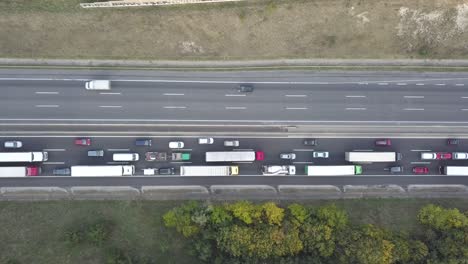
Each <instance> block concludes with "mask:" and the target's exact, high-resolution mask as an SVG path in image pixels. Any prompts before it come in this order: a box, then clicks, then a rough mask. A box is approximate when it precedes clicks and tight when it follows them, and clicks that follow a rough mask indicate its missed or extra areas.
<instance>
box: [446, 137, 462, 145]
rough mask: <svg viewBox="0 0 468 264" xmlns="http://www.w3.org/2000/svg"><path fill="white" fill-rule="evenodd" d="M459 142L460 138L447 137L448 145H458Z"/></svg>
mask: <svg viewBox="0 0 468 264" xmlns="http://www.w3.org/2000/svg"><path fill="white" fill-rule="evenodd" d="M459 142H460V140H458V139H456V138H450V139H447V145H458V143H459Z"/></svg>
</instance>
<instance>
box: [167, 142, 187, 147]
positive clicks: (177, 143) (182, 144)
mask: <svg viewBox="0 0 468 264" xmlns="http://www.w3.org/2000/svg"><path fill="white" fill-rule="evenodd" d="M169 148H171V149H181V148H184V142H182V141H171V142H169Z"/></svg>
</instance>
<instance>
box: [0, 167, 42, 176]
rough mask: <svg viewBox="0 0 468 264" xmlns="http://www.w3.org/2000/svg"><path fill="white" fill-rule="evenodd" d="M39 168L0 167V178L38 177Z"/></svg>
mask: <svg viewBox="0 0 468 264" xmlns="http://www.w3.org/2000/svg"><path fill="white" fill-rule="evenodd" d="M40 173H41V168H40V167H36V166H21V167H0V177H26V176H39V174H40Z"/></svg>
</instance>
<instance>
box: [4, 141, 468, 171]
mask: <svg viewBox="0 0 468 264" xmlns="http://www.w3.org/2000/svg"><path fill="white" fill-rule="evenodd" d="M207 136H209V135H207ZM150 138H151V139H152V142H153V145H152V146H151V147H149V146H145V147H142V146H135V139H136V138H135V137H125V136H123V137H122V136H121V137H119V136H114V137H106V136H102V135H101V136H96V137H92V138H91V141H92V142H91V146H76V145H74V139H75V138H74V137H55V136H51V137H24V138H2V139H1V141H2V142H3V141H6V140H21V141H22V142H23V144H24V147H23V148H22V149H21V151H42V150H44V151H47V152H48V153H49V159H48V161H46V162H44V163H42V164H41V167H42V169H43V174H42V175H43V176H47V175H52V170H53V169H54V168H62V167H70V166H72V165H113V164H129V163H125V162H123V163H122V162H115V161H113V160H112V154H113V153H129V152H136V153H139V155H140V160H139V161H137V162H132V163H131V164H134V165H135V166H136V169H137V172H136V174H137V175H142V174H143V172H142V169H144V168H154V167H157V168H161V167H175V168H176V172H177V173H178V168H179V166H181V165H187V166H190V165H229V164H231V163H215V164H213V163H206V162H205V160H204V159H205V152H206V151H229V150H255V151H263V152H265V160H264V161H255V162H247V163H246V162H239V163H234V164H236V165H238V166H239V168H240V175H241V177H242V176H246V177H251V175H260V174H261V166H262V165H288V164H289V165H295V166H296V167H297V175H304V167H305V166H307V165H344V164H349V163H348V162H346V161H345V156H344V153H345V152H346V151H395V152H400V153H401V154H402V155H403V159H402V160H401V161H399V162H395V163H373V164H364V165H363V174H364V175H390V173H389V172H388V171H386V170H384V169H385V168H388V167H389V166H395V165H399V166H403V167H404V170H405V171H404V173H403V175H408V174H409V175H411V174H412V172H411V169H412V168H413V167H416V166H425V167H428V168H429V170H430V171H429V172H430V174H431V175H438V174H439V166H444V165H458V166H468V160H421V159H420V153H421V152H468V139H466V140H465V139H461V140H460V144H459V145H457V146H448V145H447V140H446V139H439V138H437V139H430V138H424V139H413V138H394V139H392V146H386V147H382V146H375V145H374V141H375V139H366V138H319V139H317V140H318V145H317V146H304V145H303V138H275V137H256V138H245V137H242V138H223V137H215V141H214V144H211V145H199V144H198V141H197V139H198V138H197V137H178V138H174V137H150ZM226 139H237V140H239V141H240V146H239V147H236V148H230V147H224V146H223V142H224V140H226ZM176 140H177V141H179V140H180V141H183V142H184V143H185V146H184V149H181V150H177V151H176V150H173V152H189V153H191V160H190V161H187V162H180V161H176V162H155V161H145V160H144V156H145V152H148V151H158V152H170V151H171V150H170V149H169V147H168V143H169V141H176ZM95 149H103V150H104V151H105V155H104V157H88V156H87V151H88V150H95ZM2 151H7V152H8V151H18V150H11V149H3V150H2ZM313 151H328V152H329V153H330V158H328V159H318V158H313V157H312V153H313ZM289 152H293V153H296V155H297V158H296V159H295V160H293V161H289V160H281V159H280V158H279V154H280V153H289ZM1 165H2V166H9V165H12V166H13V165H17V164H14V163H2V164H1ZM63 177H69V176H63ZM291 177H293V176H291ZM356 177H359V176H356ZM399 177H406V176H401V175H395V176H394V178H399ZM461 178H463V177H461ZM467 178H468V177H467Z"/></svg>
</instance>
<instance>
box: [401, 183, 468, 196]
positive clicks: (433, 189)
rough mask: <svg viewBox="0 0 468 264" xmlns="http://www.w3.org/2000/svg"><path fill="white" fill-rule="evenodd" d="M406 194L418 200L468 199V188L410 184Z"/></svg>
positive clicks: (447, 185)
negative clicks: (418, 198)
mask: <svg viewBox="0 0 468 264" xmlns="http://www.w3.org/2000/svg"><path fill="white" fill-rule="evenodd" d="M408 194H409V196H411V197H420V198H439V197H441V198H444V197H447V198H450V197H455V198H456V197H468V186H466V185H459V184H412V185H408Z"/></svg>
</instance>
